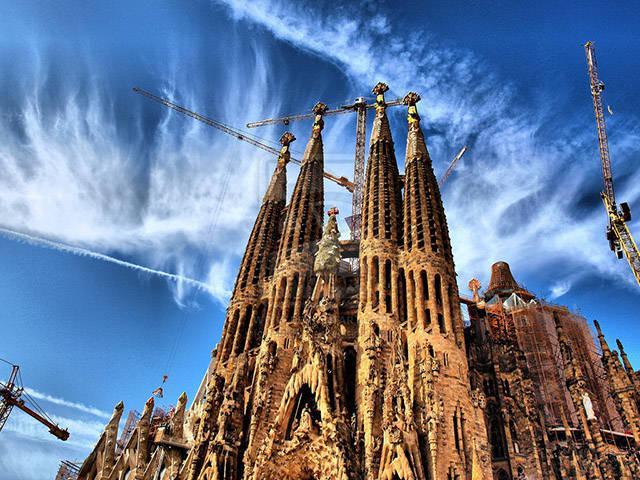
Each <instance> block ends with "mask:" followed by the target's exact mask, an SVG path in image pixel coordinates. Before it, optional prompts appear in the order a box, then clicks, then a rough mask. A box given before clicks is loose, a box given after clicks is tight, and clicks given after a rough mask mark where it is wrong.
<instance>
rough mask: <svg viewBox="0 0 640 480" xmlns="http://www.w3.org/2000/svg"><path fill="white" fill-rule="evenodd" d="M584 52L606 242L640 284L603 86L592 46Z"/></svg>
mask: <svg viewBox="0 0 640 480" xmlns="http://www.w3.org/2000/svg"><path fill="white" fill-rule="evenodd" d="M584 49H585V53H586V55H587V65H588V66H589V83H590V85H591V96H592V97H593V110H594V112H595V116H596V126H597V127H598V145H599V149H600V161H601V164H602V177H603V180H604V190H603V191H602V193H601V194H600V195H601V197H602V201H603V202H604V206H605V209H606V211H607V216H608V217H609V226H608V227H607V240H609V247H610V248H611V250H612V251H613V252H615V253H616V255H617V256H618V258H619V259H621V258H622V257H623V256H624V257H626V259H627V262H629V266H630V267H631V271H632V272H633V275H634V277H635V278H636V281H637V282H638V284H640V252H638V246H637V244H636V242H635V240H634V239H633V236H632V235H631V232H630V231H629V227H628V226H627V222H629V221H630V220H631V210H630V209H629V205H628V204H627V203H621V204H620V209H618V207H617V205H616V197H615V192H614V190H613V174H612V172H611V157H610V155H609V140H608V139H607V128H606V124H605V120H604V106H603V103H602V92H603V91H604V82H603V81H602V80H600V78H599V77H598V64H597V62H596V52H595V46H594V45H593V42H587V43H585V45H584Z"/></svg>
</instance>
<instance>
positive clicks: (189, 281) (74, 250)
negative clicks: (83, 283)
mask: <svg viewBox="0 0 640 480" xmlns="http://www.w3.org/2000/svg"><path fill="white" fill-rule="evenodd" d="M0 235H4V236H6V237H8V238H11V239H13V240H17V241H20V242H25V243H28V244H30V245H35V246H39V247H43V248H50V249H52V250H57V251H59V252H65V253H71V254H73V255H78V256H80V257H89V258H93V259H94V260H100V261H103V262H107V263H113V264H115V265H119V266H121V267H125V268H130V269H132V270H136V271H138V272H143V273H147V274H150V275H157V276H159V277H162V278H165V279H167V280H171V281H172V282H176V283H181V282H182V283H185V284H186V285H188V286H190V287H196V288H198V289H200V290H203V291H205V292H210V293H219V291H218V290H214V289H212V288H210V287H209V285H208V284H206V283H204V282H200V281H198V280H194V279H193V278H188V277H185V276H183V275H177V274H174V273H167V272H163V271H161V270H155V269H153V268H148V267H145V266H143V265H138V264H136V263H132V262H126V261H124V260H120V259H118V258H114V257H112V256H110V255H104V254H102V253H98V252H93V251H91V250H87V249H86V248H80V247H75V246H73V245H67V244H66V243H62V242H54V241H52V240H48V239H46V238H41V237H35V236H33V235H29V234H26V233H22V232H16V231H14V230H10V229H7V228H2V227H0Z"/></svg>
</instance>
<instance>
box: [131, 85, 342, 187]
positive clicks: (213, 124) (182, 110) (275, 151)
mask: <svg viewBox="0 0 640 480" xmlns="http://www.w3.org/2000/svg"><path fill="white" fill-rule="evenodd" d="M133 91H134V92H136V93H138V94H140V95H142V96H144V97H147V98H149V99H150V100H153V101H154V102H157V103H159V104H161V105H164V106H165V107H168V108H170V109H172V110H175V111H176V112H178V113H181V114H183V115H186V116H187V117H191V118H193V119H195V120H198V121H199V122H202V123H205V124H207V125H209V126H211V127H214V128H217V129H218V130H220V131H222V132H224V133H226V134H227V135H231V136H232V137H235V138H237V139H238V140H242V141H243V142H247V143H249V144H251V145H253V146H254V147H258V148H260V149H262V150H264V151H266V152H269V153H272V154H273V155H276V156H277V155H279V154H280V150H279V149H277V148H274V147H271V146H270V145H266V144H264V143H262V142H260V141H258V140H256V139H255V138H251V137H250V136H247V135H246V134H244V133H243V132H241V131H239V130H236V129H235V128H232V127H230V126H228V125H225V124H224V123H222V122H219V121H217V120H214V119H212V118H209V117H205V116H204V115H200V114H199V113H196V112H194V111H191V110H189V109H187V108H185V107H182V106H180V105H178V104H176V103H173V102H171V101H170V100H167V99H166V98H162V97H158V96H157V95H154V94H153V93H150V92H147V91H146V90H143V89H141V88H138V87H134V88H133ZM290 160H291V161H292V162H293V163H295V164H297V165H301V164H302V162H301V161H300V160H298V159H297V158H294V157H291V158H290ZM323 175H324V178H326V179H327V180H330V181H332V182H335V183H337V184H338V185H340V186H341V187H344V188H346V189H347V190H348V191H349V192H353V190H354V188H355V187H354V185H353V183H351V182H350V181H349V180H348V179H347V178H345V177H338V176H336V175H334V174H332V173H329V172H324V173H323Z"/></svg>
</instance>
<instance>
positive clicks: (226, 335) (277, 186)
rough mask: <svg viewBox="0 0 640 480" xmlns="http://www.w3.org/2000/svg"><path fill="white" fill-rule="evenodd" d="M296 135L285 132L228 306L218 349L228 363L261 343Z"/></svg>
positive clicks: (219, 359)
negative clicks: (266, 295)
mask: <svg viewBox="0 0 640 480" xmlns="http://www.w3.org/2000/svg"><path fill="white" fill-rule="evenodd" d="M295 139H296V138H295V137H294V136H293V134H291V133H289V132H286V133H285V134H284V135H282V137H281V138H280V143H281V144H282V149H281V150H280V154H279V155H278V164H277V165H276V169H275V171H274V172H273V175H272V177H271V181H270V182H269V187H268V188H267V191H266V193H265V194H264V198H263V200H262V205H261V207H260V211H259V212H258V217H257V218H256V221H255V223H254V225H253V230H252V231H251V235H250V236H249V241H248V242H247V248H246V250H245V253H244V257H243V258H242V263H241V264H240V271H239V272H238V277H237V279H236V284H235V287H234V289H233V296H232V297H231V301H230V302H229V307H228V309H227V318H226V321H225V326H224V331H223V333H222V339H221V340H220V345H219V347H218V352H217V360H218V362H221V363H224V362H227V361H228V360H229V359H230V358H234V357H236V356H237V355H239V354H241V353H242V352H244V351H245V350H249V349H253V348H257V347H259V346H260V339H261V337H262V331H263V328H264V323H265V318H266V314H267V312H266V310H267V302H266V300H263V297H264V296H265V294H266V293H268V292H266V291H265V290H267V288H266V284H265V282H267V281H268V280H270V278H271V276H272V275H273V270H274V266H275V256H276V252H277V247H278V239H279V237H280V228H281V225H282V213H283V211H284V208H285V204H286V195H287V163H288V162H289V160H290V157H291V154H290V153H289V145H290V144H291V142H293V141H294V140H295Z"/></svg>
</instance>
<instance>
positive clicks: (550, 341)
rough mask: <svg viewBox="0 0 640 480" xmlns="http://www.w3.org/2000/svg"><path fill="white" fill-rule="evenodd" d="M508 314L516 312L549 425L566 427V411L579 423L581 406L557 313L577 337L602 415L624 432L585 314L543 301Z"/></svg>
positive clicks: (573, 343)
mask: <svg viewBox="0 0 640 480" xmlns="http://www.w3.org/2000/svg"><path fill="white" fill-rule="evenodd" d="M496 313H497V312H496ZM504 314H505V315H509V316H510V317H511V319H510V320H511V321H512V325H513V326H514V328H515V334H516V337H517V340H518V344H519V346H520V348H521V349H522V351H523V352H524V354H525V358H526V360H527V365H528V367H529V371H530V374H531V377H532V380H533V382H534V384H535V385H537V386H538V387H539V388H537V389H536V395H537V397H538V402H539V404H540V405H541V407H542V408H543V413H544V418H545V422H546V424H547V425H548V426H549V427H552V428H553V427H560V426H562V416H563V415H564V414H565V413H566V414H567V416H568V421H569V423H570V424H571V425H572V426H574V427H578V426H579V423H578V417H577V415H576V411H575V407H574V405H573V402H572V401H571V398H570V396H569V393H568V390H567V388H566V379H565V376H564V365H563V361H562V356H561V354H560V345H559V342H558V336H557V332H556V327H555V323H554V314H555V315H557V316H558V318H559V319H560V322H561V324H562V327H563V330H564V331H565V333H566V335H567V337H568V338H569V340H570V342H571V347H572V351H573V352H574V355H575V357H576V359H577V361H578V363H579V365H580V367H581V369H582V372H583V374H584V377H585V381H586V383H587V388H588V389H589V391H590V392H592V393H593V397H594V398H593V403H594V410H595V412H596V415H597V416H598V418H599V419H600V420H601V422H602V424H603V425H605V426H606V427H607V428H608V429H610V430H612V431H616V432H622V431H623V426H622V422H621V421H620V418H619V416H618V414H617V412H616V409H615V405H614V404H613V401H612V399H611V395H610V393H609V385H608V382H607V380H606V374H605V372H604V369H603V367H602V363H601V361H600V352H599V349H598V347H597V346H596V342H595V338H594V335H593V333H592V331H591V329H590V327H589V325H588V323H587V320H586V319H585V318H584V317H582V316H580V315H578V314H576V313H573V312H571V311H570V310H569V309H567V308H566V307H563V306H560V305H554V304H551V303H547V302H543V301H540V300H537V301H536V302H534V303H527V304H526V305H525V306H520V307H518V308H513V309H510V310H508V311H505V313H504ZM507 323H509V322H507Z"/></svg>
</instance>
